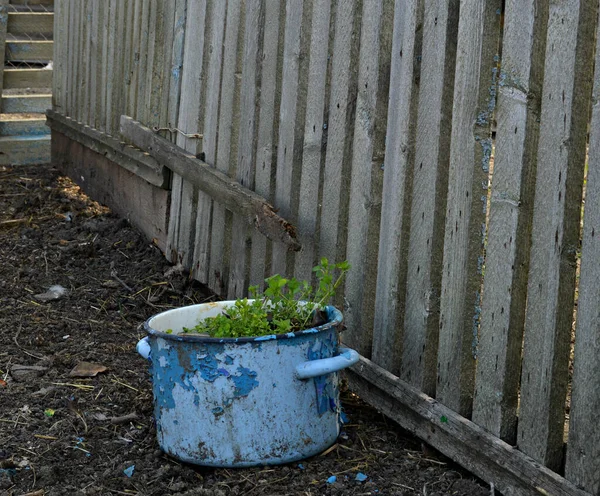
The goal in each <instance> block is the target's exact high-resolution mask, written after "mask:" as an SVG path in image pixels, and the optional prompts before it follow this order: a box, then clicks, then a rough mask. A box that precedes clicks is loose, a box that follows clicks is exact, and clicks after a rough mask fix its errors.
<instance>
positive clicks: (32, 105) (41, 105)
mask: <svg viewBox="0 0 600 496" xmlns="http://www.w3.org/2000/svg"><path fill="white" fill-rule="evenodd" d="M50 107H52V95H49V94H48V95H3V96H2V99H1V100H0V114H20V113H32V114H43V113H45V112H46V110H48V109H49V108H50Z"/></svg>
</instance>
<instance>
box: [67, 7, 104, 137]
mask: <svg viewBox="0 0 600 496" xmlns="http://www.w3.org/2000/svg"><path fill="white" fill-rule="evenodd" d="M103 5H104V4H103V3H102V2H98V1H94V2H92V18H91V21H90V23H91V26H90V61H89V65H90V80H89V81H88V85H89V88H90V108H89V112H88V123H89V125H90V126H91V127H96V120H97V119H96V115H97V112H98V105H99V100H100V99H99V95H98V92H99V83H101V80H100V65H99V62H101V60H99V59H100V54H101V50H102V29H101V26H100V22H99V19H100V12H101V9H102V8H103ZM57 71H58V69H57ZM59 74H60V73H59Z"/></svg>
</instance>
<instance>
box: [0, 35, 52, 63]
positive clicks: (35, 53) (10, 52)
mask: <svg viewBox="0 0 600 496" xmlns="http://www.w3.org/2000/svg"><path fill="white" fill-rule="evenodd" d="M53 45H54V43H53V42H52V41H45V40H12V41H7V42H6V60H7V61H11V62H49V61H50V60H52V55H53V53H52V51H53Z"/></svg>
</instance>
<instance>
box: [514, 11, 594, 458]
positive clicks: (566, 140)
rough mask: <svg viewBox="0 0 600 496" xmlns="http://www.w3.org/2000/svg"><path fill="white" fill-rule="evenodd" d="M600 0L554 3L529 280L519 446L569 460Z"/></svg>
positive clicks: (537, 454) (534, 453)
mask: <svg viewBox="0 0 600 496" xmlns="http://www.w3.org/2000/svg"><path fill="white" fill-rule="evenodd" d="M597 9H598V5H597V2H594V1H590V0H582V1H578V0H571V1H565V2H560V3H554V4H552V5H551V6H550V10H549V19H548V36H547V42H546V63H545V72H544V88H543V93H542V110H541V115H540V120H541V122H540V138H539V146H538V156H537V160H538V166H537V171H536V176H537V177H536V186H535V202H534V207H533V209H534V211H533V227H532V235H531V240H532V242H531V259H530V265H529V281H528V286H527V311H526V316H525V339H524V343H523V367H522V375H521V402H520V412H519V424H518V429H517V445H518V447H519V449H520V450H522V451H523V452H524V453H526V454H527V455H529V456H531V457H532V458H533V459H534V460H536V461H538V462H539V463H542V464H543V465H546V466H547V467H549V468H550V469H552V470H558V469H559V468H560V465H561V461H562V453H563V431H564V420H565V418H564V408H565V397H566V392H567V389H566V388H567V380H568V359H569V347H570V338H571V336H570V331H571V325H572V319H573V302H574V295H575V271H576V256H577V249H578V247H579V218H580V213H581V195H582V185H583V171H584V164H585V152H586V149H585V145H586V128H587V122H588V115H589V105H590V99H591V71H592V66H593V58H592V57H593V48H594V32H593V29H594V23H595V21H596V19H597Z"/></svg>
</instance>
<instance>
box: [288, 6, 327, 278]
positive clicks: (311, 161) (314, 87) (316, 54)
mask: <svg viewBox="0 0 600 496" xmlns="http://www.w3.org/2000/svg"><path fill="white" fill-rule="evenodd" d="M330 11H331V5H330V1H329V0H315V2H314V4H313V14H312V28H311V38H310V63H309V67H308V86H307V99H306V117H305V121H304V132H303V134H304V144H303V150H302V170H301V174H300V202H299V206H298V222H297V229H298V238H299V242H300V244H301V245H302V249H301V250H300V251H299V252H298V253H297V254H296V257H295V269H294V275H295V277H296V278H298V279H299V280H305V281H310V280H311V278H312V268H313V266H314V264H315V262H316V260H315V244H316V241H317V239H316V236H317V221H318V217H319V215H318V214H319V208H318V207H319V189H320V188H319V184H320V182H321V155H322V146H323V142H322V141H323V126H324V124H325V123H324V120H323V112H324V109H325V98H326V91H327V87H326V78H327V65H328V53H329V21H330Z"/></svg>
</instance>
